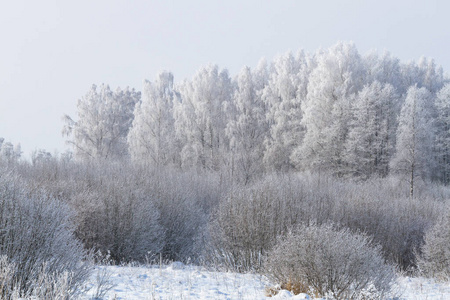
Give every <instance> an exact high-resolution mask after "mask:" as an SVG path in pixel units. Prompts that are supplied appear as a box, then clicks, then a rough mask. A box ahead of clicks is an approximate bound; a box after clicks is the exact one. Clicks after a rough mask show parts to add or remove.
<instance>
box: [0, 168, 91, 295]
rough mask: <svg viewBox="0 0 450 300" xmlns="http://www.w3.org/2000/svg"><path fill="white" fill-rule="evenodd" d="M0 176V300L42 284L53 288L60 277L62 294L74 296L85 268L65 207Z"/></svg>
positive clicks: (81, 281)
mask: <svg viewBox="0 0 450 300" xmlns="http://www.w3.org/2000/svg"><path fill="white" fill-rule="evenodd" d="M0 174H1V175H0V228H1V229H2V230H1V231H0V257H1V263H0V265H1V266H2V270H1V272H2V273H4V274H3V275H4V276H3V275H2V281H3V282H2V284H1V286H0V287H1V290H0V293H1V295H0V296H1V297H0V298H1V299H9V298H10V297H11V295H12V293H13V292H15V293H16V294H17V293H20V294H25V295H26V294H30V293H33V294H36V293H37V289H38V288H40V287H42V286H43V284H42V282H43V281H45V282H47V283H49V284H48V285H46V286H48V287H50V286H53V287H57V286H60V284H54V283H55V282H56V281H58V282H60V281H61V278H63V277H64V278H65V279H64V280H65V283H66V286H67V288H66V289H65V290H66V292H67V294H68V295H73V294H75V293H76V292H77V289H78V288H79V287H80V285H81V284H82V283H83V282H84V280H85V279H86V278H87V276H88V275H89V272H90V268H89V263H88V262H83V261H86V258H87V256H86V252H85V251H84V250H83V247H82V245H81V243H79V242H78V241H77V240H76V239H75V237H74V234H73V231H74V226H73V223H72V219H71V218H72V214H71V211H70V209H69V208H68V207H67V206H66V205H64V204H62V203H61V202H59V201H57V200H55V199H53V198H51V197H50V196H48V195H45V194H42V193H37V192H33V193H31V192H29V191H28V192H27V191H26V189H25V188H24V186H23V184H21V183H20V181H19V179H18V178H17V177H15V176H12V175H9V174H5V173H3V174H2V173H0ZM50 283H51V284H50ZM50 289H51V288H49V289H48V291H47V292H45V293H46V294H48V293H50ZM39 293H41V294H42V293H43V291H42V290H40V291H39Z"/></svg>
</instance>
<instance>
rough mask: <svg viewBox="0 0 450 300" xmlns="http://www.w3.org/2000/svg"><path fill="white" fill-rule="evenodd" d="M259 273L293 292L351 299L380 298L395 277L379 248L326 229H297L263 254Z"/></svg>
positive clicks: (363, 239)
mask: <svg viewBox="0 0 450 300" xmlns="http://www.w3.org/2000/svg"><path fill="white" fill-rule="evenodd" d="M264 272H265V274H266V275H267V276H268V277H269V278H271V279H273V280H274V281H275V282H277V283H278V284H280V285H281V287H282V288H284V289H288V290H290V291H292V292H294V293H296V294H298V293H312V294H314V295H315V296H320V297H333V298H337V299H357V298H358V297H359V296H360V295H361V294H365V295H366V297H367V293H368V291H370V292H371V296H372V297H374V298H377V299H378V298H383V297H384V296H385V295H386V294H387V293H388V292H389V291H390V288H391V286H392V284H393V281H394V279H395V273H394V270H393V268H392V267H390V266H388V265H386V264H385V262H384V259H383V256H382V254H381V251H380V247H378V246H374V245H373V244H372V243H371V241H370V239H369V238H368V237H367V236H365V235H363V234H356V233H352V232H350V231H349V230H348V229H341V230H339V231H338V230H336V229H334V228H333V227H332V226H331V225H321V226H316V225H310V226H308V227H307V226H300V227H298V228H297V229H296V230H295V232H290V233H289V234H287V235H286V236H285V237H283V238H280V241H279V242H278V243H277V245H276V246H275V247H274V248H273V249H272V250H271V251H270V252H269V253H268V254H267V256H266V259H265V263H264Z"/></svg>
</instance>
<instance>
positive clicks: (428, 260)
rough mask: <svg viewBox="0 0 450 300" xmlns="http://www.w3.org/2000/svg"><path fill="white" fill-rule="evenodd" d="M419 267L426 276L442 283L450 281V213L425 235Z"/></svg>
mask: <svg viewBox="0 0 450 300" xmlns="http://www.w3.org/2000/svg"><path fill="white" fill-rule="evenodd" d="M421 250H422V254H421V255H419V256H418V262H417V264H418V267H419V270H420V271H421V273H422V274H423V275H425V276H429V277H433V278H436V279H438V280H442V281H449V280H450V211H449V210H448V209H447V211H446V213H445V214H444V215H443V216H442V217H441V218H440V219H439V221H438V222H437V223H436V225H435V226H434V227H432V228H431V229H430V230H428V231H427V232H426V234H425V244H424V245H423V247H422V249H421Z"/></svg>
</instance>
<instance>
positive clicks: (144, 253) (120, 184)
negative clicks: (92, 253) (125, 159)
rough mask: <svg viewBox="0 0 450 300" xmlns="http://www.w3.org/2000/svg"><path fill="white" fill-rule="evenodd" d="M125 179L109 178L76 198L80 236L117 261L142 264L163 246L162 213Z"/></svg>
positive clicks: (78, 234) (86, 245)
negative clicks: (160, 222) (160, 217)
mask: <svg viewBox="0 0 450 300" xmlns="http://www.w3.org/2000/svg"><path fill="white" fill-rule="evenodd" d="M122 179H124V178H119V179H111V178H108V179H107V180H104V181H103V182H102V183H101V184H100V183H98V185H97V186H96V188H95V189H94V190H89V191H85V192H80V193H79V194H77V195H74V196H73V197H74V198H73V201H74V202H75V203H77V204H78V205H79V207H78V208H77V209H78V218H77V221H78V226H77V231H76V232H77V236H78V237H79V238H80V239H81V240H82V241H83V243H84V245H85V247H87V248H93V249H95V250H96V251H100V252H101V253H109V255H110V258H111V259H112V260H114V261H115V262H130V261H141V262H143V261H145V259H146V258H147V257H148V256H151V255H155V254H156V253H159V252H160V251H161V249H162V247H163V245H164V239H163V237H164V232H163V228H162V227H161V226H160V224H159V221H160V219H159V216H160V214H159V211H158V209H157V207H156V206H155V204H154V199H152V198H151V197H150V196H149V195H146V194H145V193H144V192H143V191H142V190H141V189H139V187H136V186H133V185H130V184H129V183H128V182H126V181H125V179H124V180H122Z"/></svg>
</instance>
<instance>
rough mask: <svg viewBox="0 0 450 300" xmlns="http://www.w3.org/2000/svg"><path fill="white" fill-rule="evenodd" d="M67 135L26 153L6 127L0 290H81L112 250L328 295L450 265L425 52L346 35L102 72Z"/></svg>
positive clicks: (353, 293) (433, 273)
mask: <svg viewBox="0 0 450 300" xmlns="http://www.w3.org/2000/svg"><path fill="white" fill-rule="evenodd" d="M62 134H63V138H65V139H66V141H67V143H68V144H69V145H70V147H71V150H70V151H67V152H64V153H60V154H52V153H50V152H48V151H47V150H45V149H37V150H35V151H34V152H33V153H32V155H31V157H30V159H25V158H23V157H22V153H21V149H20V146H19V145H12V144H11V143H10V142H7V141H5V140H4V139H2V138H0V294H1V298H5V299H17V298H20V297H25V298H26V297H35V298H38V299H59V298H57V296H55V295H56V293H57V292H58V293H62V294H64V295H66V296H64V297H67V299H68V298H72V297H76V295H77V292H78V291H79V289H80V287H81V285H82V283H83V281H84V280H86V278H87V276H89V273H90V271H91V270H92V265H93V263H100V262H102V261H103V260H104V259H105V257H107V258H108V260H110V261H112V262H113V263H116V264H120V263H129V262H138V263H149V262H156V261H158V260H159V259H164V260H165V261H181V262H183V263H192V264H195V265H202V266H206V267H208V268H213V269H215V270H225V271H233V272H242V273H247V272H256V273H258V274H264V275H265V276H267V277H268V278H270V279H271V280H273V282H274V284H279V285H280V286H281V287H282V288H285V289H288V290H291V291H293V292H296V293H300V292H302V293H313V294H314V295H316V296H321V297H330V298H327V299H333V298H335V299H380V298H382V299H383V298H385V296H386V295H387V294H388V293H389V292H390V288H391V286H392V285H393V282H394V281H395V277H396V276H397V274H398V273H399V272H401V273H408V274H412V275H417V274H420V275H421V276H426V277H430V278H435V279H437V280H442V281H449V280H450V249H449V246H448V245H450V235H449V232H450V201H449V198H450V189H449V188H448V184H449V183H450V78H449V77H448V76H446V75H445V74H444V70H443V69H442V68H441V67H440V66H438V65H436V63H435V62H434V60H433V59H428V58H424V57H422V58H420V59H419V60H418V61H410V62H402V61H400V60H399V59H398V58H396V57H395V56H393V55H391V54H390V53H389V52H387V51H385V52H383V53H382V54H379V53H377V52H376V51H371V52H369V53H367V54H364V55H362V54H360V53H359V52H358V50H357V48H356V46H355V45H354V44H353V43H346V42H339V43H337V44H335V45H334V46H332V47H330V48H328V49H319V50H317V51H316V52H315V53H307V52H306V51H303V50H300V51H298V52H297V53H295V54H294V53H292V52H287V53H285V54H283V55H280V56H278V57H276V58H275V59H273V61H267V60H265V59H262V60H261V61H260V62H259V63H258V64H257V67H256V68H254V69H251V68H249V67H244V68H242V70H241V71H240V72H239V73H238V74H237V75H235V76H231V75H230V74H229V73H228V71H227V70H226V69H221V68H219V67H218V66H217V65H214V64H209V65H206V66H204V67H201V68H200V69H199V70H198V71H197V72H196V73H195V74H194V76H193V77H192V78H188V79H184V80H183V81H180V82H175V79H174V75H173V74H172V73H171V72H169V71H162V72H160V73H159V74H157V75H156V78H155V79H153V80H151V81H150V80H145V81H144V83H143V87H142V91H137V90H135V89H133V88H125V89H121V88H115V89H114V88H111V87H109V86H108V85H107V84H101V85H99V86H96V85H93V86H92V87H91V88H90V89H89V90H88V91H87V93H86V94H85V95H80V99H79V100H78V102H77V116H68V115H65V116H63V118H62ZM43 282H45V283H46V286H47V288H46V289H45V290H43V289H41V288H38V286H39V285H40V286H42V285H43ZM38 283H39V284H38ZM61 289H64V291H62V292H61ZM368 293H369V294H370V295H371V296H370V297H372V298H370V297H368V296H367V295H368ZM58 295H59V294H58ZM361 295H363V296H361ZM364 295H365V296H364ZM64 297H63V298H64ZM364 297H366V298H364Z"/></svg>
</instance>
